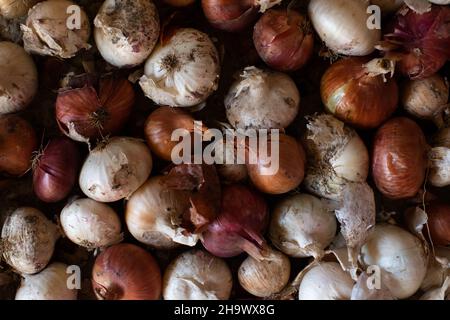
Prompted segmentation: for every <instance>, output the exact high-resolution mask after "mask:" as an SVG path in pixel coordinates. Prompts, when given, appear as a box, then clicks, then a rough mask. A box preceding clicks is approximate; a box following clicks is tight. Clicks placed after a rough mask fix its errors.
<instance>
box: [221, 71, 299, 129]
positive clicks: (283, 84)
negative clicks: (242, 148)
mask: <svg viewBox="0 0 450 320" xmlns="http://www.w3.org/2000/svg"><path fill="white" fill-rule="evenodd" d="M299 105H300V93H299V92H298V89H297V87H296V85H295V83H294V81H292V79H291V78H290V77H289V76H288V75H286V74H284V73H280V72H272V71H268V70H261V69H258V68H256V67H247V68H245V69H244V71H243V72H242V74H241V75H240V78H239V79H238V80H237V81H235V82H234V83H233V85H232V86H231V88H230V90H229V91H228V94H227V96H226V97H225V108H226V113H227V118H228V121H229V122H230V124H231V125H232V126H233V127H235V128H240V129H283V128H286V127H287V126H289V125H290V124H291V123H292V121H294V119H295V117H296V116H297V114H298V112H299Z"/></svg>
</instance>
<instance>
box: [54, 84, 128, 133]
mask: <svg viewBox="0 0 450 320" xmlns="http://www.w3.org/2000/svg"><path fill="white" fill-rule="evenodd" d="M81 82H82V83H81V85H77V86H74V87H73V88H70V89H67V90H65V89H64V90H63V91H61V92H60V93H59V94H58V98H57V99H56V119H57V122H58V125H59V127H60V129H61V131H62V132H63V133H64V134H66V135H67V136H69V137H70V138H72V139H73V140H76V141H86V140H87V139H96V138H100V137H102V136H106V135H108V134H114V133H117V132H118V131H119V130H120V129H121V128H122V127H123V125H124V123H125V122H126V121H127V119H128V116H129V115H130V112H131V109H132V107H133V104H134V91H133V87H132V86H131V84H130V82H129V81H128V80H125V79H115V78H112V77H107V78H104V79H101V80H100V81H99V85H98V88H96V86H94V84H93V83H92V82H91V81H89V80H85V81H83V80H82V81H81Z"/></svg>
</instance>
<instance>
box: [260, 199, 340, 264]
mask: <svg viewBox="0 0 450 320" xmlns="http://www.w3.org/2000/svg"><path fill="white" fill-rule="evenodd" d="M336 228H337V223H336V218H335V217H334V214H333V211H332V210H330V209H328V208H327V206H326V205H325V204H324V202H323V201H321V200H320V199H318V198H316V197H314V196H311V195H308V194H299V195H294V196H291V197H289V198H286V199H284V200H282V201H281V202H280V203H279V204H278V205H277V206H276V207H275V210H274V212H273V213H272V220H271V222H270V229H269V237H270V240H271V241H272V243H273V245H274V246H275V247H277V248H278V249H279V250H281V251H282V252H284V253H285V254H287V255H289V256H292V257H296V258H302V257H309V256H313V257H315V258H320V257H321V256H322V255H323V253H324V249H325V248H326V247H328V246H329V245H330V243H331V242H332V241H333V239H334V237H335V235H336Z"/></svg>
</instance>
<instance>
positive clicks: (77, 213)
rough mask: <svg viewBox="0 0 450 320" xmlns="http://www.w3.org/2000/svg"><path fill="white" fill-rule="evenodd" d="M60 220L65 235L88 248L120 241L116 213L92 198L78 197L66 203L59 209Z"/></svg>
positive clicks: (120, 236)
mask: <svg viewBox="0 0 450 320" xmlns="http://www.w3.org/2000/svg"><path fill="white" fill-rule="evenodd" d="M60 221H61V226H62V228H63V231H64V233H65V235H66V236H67V237H68V238H69V239H70V240H71V241H72V242H74V243H76V244H78V245H80V246H82V247H85V248H87V249H89V250H92V249H96V248H104V247H107V246H110V245H113V244H116V243H118V242H120V241H122V234H121V233H120V219H119V216H118V215H117V213H116V212H115V211H114V210H113V209H111V208H110V207H109V206H107V205H106V204H104V203H101V202H97V201H95V200H92V199H78V200H75V201H72V202H71V203H69V204H67V205H66V206H65V207H64V209H63V210H62V211H61V216H60Z"/></svg>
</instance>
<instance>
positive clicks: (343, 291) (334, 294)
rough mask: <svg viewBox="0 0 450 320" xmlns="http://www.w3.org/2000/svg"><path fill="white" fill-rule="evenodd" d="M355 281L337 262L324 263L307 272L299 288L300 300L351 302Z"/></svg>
mask: <svg viewBox="0 0 450 320" xmlns="http://www.w3.org/2000/svg"><path fill="white" fill-rule="evenodd" d="M352 288H353V280H352V278H351V277H350V274H348V273H346V272H345V271H344V270H342V268H341V266H340V265H339V264H338V263H336V262H322V263H319V264H316V265H314V266H313V267H312V268H311V269H309V270H308V271H306V273H305V274H304V275H303V278H302V280H301V282H300V286H299V288H298V299H299V300H350V297H351V295H352Z"/></svg>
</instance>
